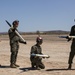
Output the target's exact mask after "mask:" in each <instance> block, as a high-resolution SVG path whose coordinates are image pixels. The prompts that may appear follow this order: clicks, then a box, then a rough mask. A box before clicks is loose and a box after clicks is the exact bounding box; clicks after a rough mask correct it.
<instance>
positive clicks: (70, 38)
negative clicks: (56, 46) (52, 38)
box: [59, 36, 75, 39]
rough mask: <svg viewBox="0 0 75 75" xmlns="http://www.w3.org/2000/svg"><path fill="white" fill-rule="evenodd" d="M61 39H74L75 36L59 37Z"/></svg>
mask: <svg viewBox="0 0 75 75" xmlns="http://www.w3.org/2000/svg"><path fill="white" fill-rule="evenodd" d="M59 38H66V39H69V38H70V39H72V38H75V36H59Z"/></svg>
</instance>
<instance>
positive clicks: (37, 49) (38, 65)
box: [30, 37, 45, 69]
mask: <svg viewBox="0 0 75 75" xmlns="http://www.w3.org/2000/svg"><path fill="white" fill-rule="evenodd" d="M42 43H43V39H42V38H41V37H37V39H36V44H35V45H33V46H32V47H31V52H30V54H42V48H41V46H40V45H41V44H42ZM30 61H31V66H32V68H35V69H44V68H45V66H44V64H43V63H42V57H37V56H30Z"/></svg>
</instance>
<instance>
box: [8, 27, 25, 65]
mask: <svg viewBox="0 0 75 75" xmlns="http://www.w3.org/2000/svg"><path fill="white" fill-rule="evenodd" d="M16 30H17V29H16ZM17 31H18V30H17ZM8 34H9V39H10V50H11V58H10V63H11V64H16V60H17V54H18V49H19V42H20V43H24V42H23V41H22V40H21V39H20V37H19V36H17V34H16V33H15V30H14V29H12V28H10V29H9V30H8Z"/></svg>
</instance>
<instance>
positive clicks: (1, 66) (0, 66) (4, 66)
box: [0, 65, 10, 68]
mask: <svg viewBox="0 0 75 75" xmlns="http://www.w3.org/2000/svg"><path fill="white" fill-rule="evenodd" d="M0 68H10V66H7V65H0Z"/></svg>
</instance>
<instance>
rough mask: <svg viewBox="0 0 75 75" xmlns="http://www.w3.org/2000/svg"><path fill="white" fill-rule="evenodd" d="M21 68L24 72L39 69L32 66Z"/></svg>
mask: <svg viewBox="0 0 75 75" xmlns="http://www.w3.org/2000/svg"><path fill="white" fill-rule="evenodd" d="M19 69H20V70H22V72H27V71H30V70H33V71H34V70H37V69H36V68H32V67H26V68H19Z"/></svg>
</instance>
